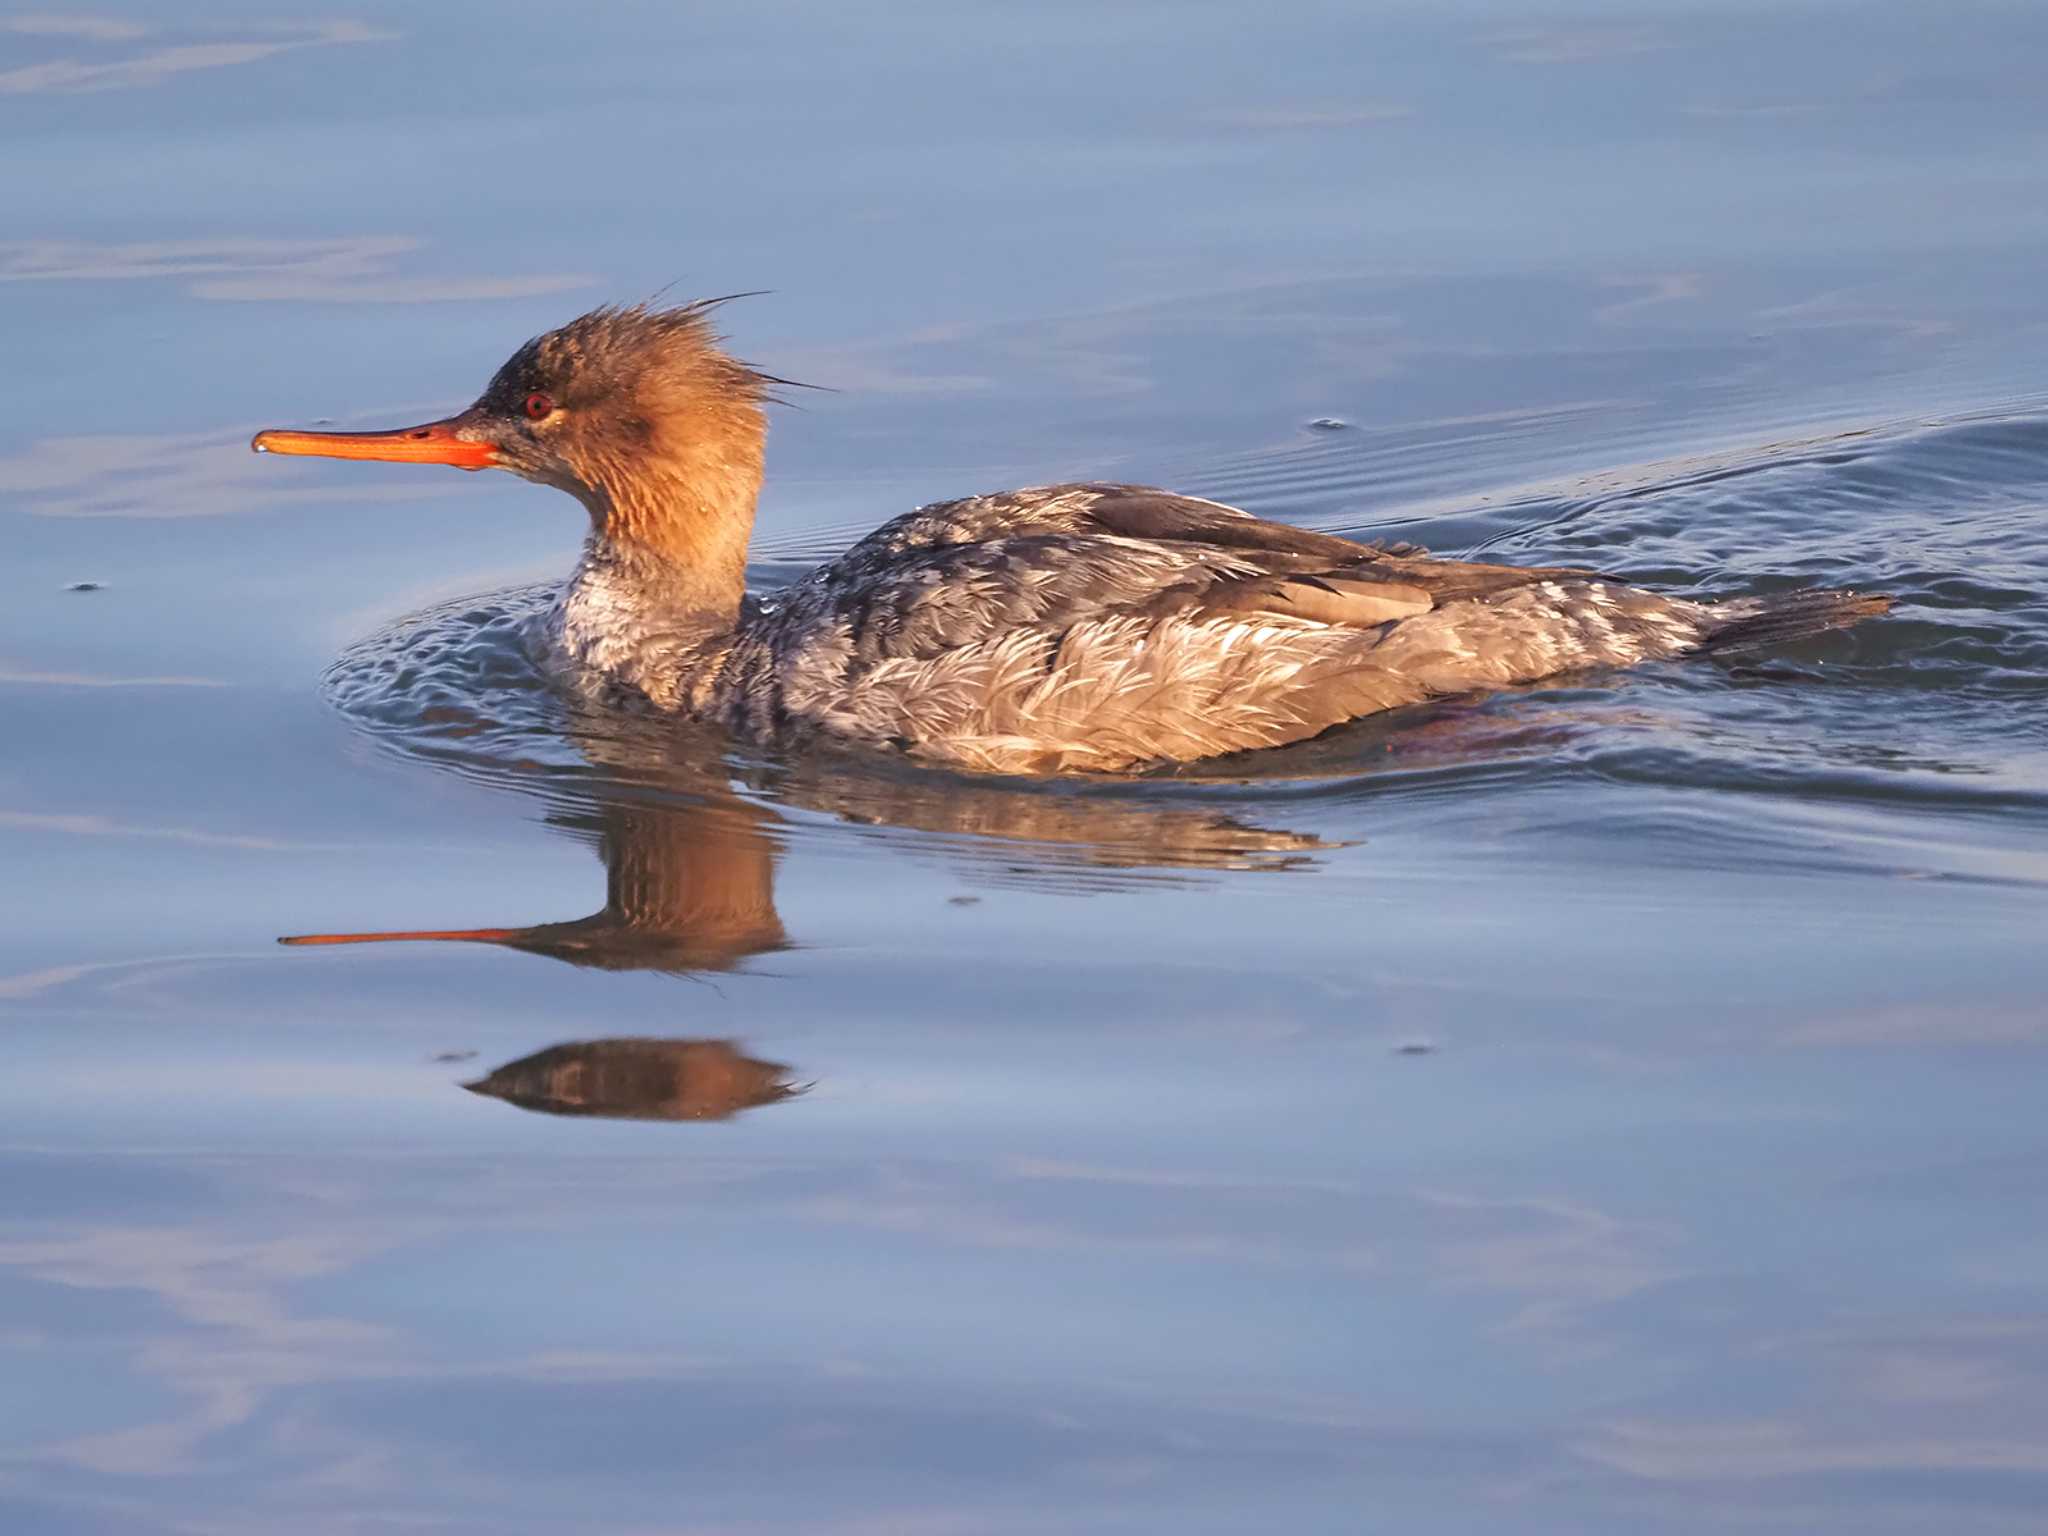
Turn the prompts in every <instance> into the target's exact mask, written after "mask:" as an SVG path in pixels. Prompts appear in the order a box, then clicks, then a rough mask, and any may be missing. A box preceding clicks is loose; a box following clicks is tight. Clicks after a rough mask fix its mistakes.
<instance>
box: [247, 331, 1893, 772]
mask: <svg viewBox="0 0 2048 1536" xmlns="http://www.w3.org/2000/svg"><path fill="white" fill-rule="evenodd" d="M723 302H724V301H723V300H717V299H712V300H699V301H694V302H689V303H681V304H669V305H662V304H656V303H639V304H627V305H605V306H602V307H600V308H597V309H594V310H591V311H590V312H589V313H587V314H584V315H581V316H579V317H577V318H576V319H573V320H571V321H569V322H568V323H567V324H566V325H563V326H561V327H559V328H558V329H555V330H552V331H549V332H547V333H545V334H544V335H540V336H537V337H535V338H533V339H532V340H530V341H528V342H527V343H526V344H525V345H523V346H521V347H520V348H519V349H518V350H517V351H516V352H514V353H513V354H512V356H511V357H510V358H509V359H508V360H507V361H506V362H505V364H504V366H502V367H501V368H499V369H498V371H497V373H496V374H495V375H494V376H493V377H492V379H491V381H490V383H489V384H488V385H487V386H486V387H485V389H484V391H483V393H482V394H481V395H479V396H478V397H477V399H476V401H475V403H474V404H472V405H470V406H469V407H468V408H467V409H466V410H463V411H461V412H459V413H458V414H456V415H453V416H450V417H447V418H445V419H442V420H438V421H431V422H427V423H425V424H422V425H418V426H411V427H404V428H400V429H397V430H394V431H378V432H314V431H297V430H291V429H285V428H272V429H269V430H265V431H262V432H259V433H257V434H256V436H255V437H254V439H253V440H252V442H251V447H252V448H254V449H255V450H256V451H257V452H259V453H269V454H279V455H316V456H322V457H328V458H337V459H359V460H381V461H390V462H399V463H408V464H439V465H449V466H453V467H455V468H458V469H463V470H483V469H503V470H509V471H510V472H511V473H513V474H515V475H518V476H520V477H522V478H524V479H527V480H530V481H533V482H535V483H536V484H540V485H546V486H552V487H554V488H556V489H558V490H562V491H566V492H567V493H569V494H570V495H571V496H573V497H575V498H576V500H578V501H579V502H581V503H582V504H583V507H584V509H585V510H586V512H587V513H588V515H589V527H588V532H587V534H586V536H585V539H584V543H583V550H582V555H581V558H580V559H579V560H578V562H577V564H576V567H575V570H574V572H573V573H572V574H571V575H570V577H569V579H568V581H567V582H566V583H565V584H564V585H563V586H562V588H561V590H560V595H559V597H558V598H557V599H556V601H555V602H554V603H553V605H552V607H551V609H550V610H549V611H548V613H547V615H546V618H545V621H544V624H543V632H542V633H541V635H540V636H539V641H538V647H539V651H540V654H541V657H542V660H543V662H544V664H545V666H546V667H547V669H548V671H549V673H550V674H551V676H552V677H554V678H555V679H557V680H558V681H560V682H561V683H562V684H564V685H565V686H568V687H572V688H576V689H579V690H584V691H586V692H590V691H595V692H598V693H601V694H602V695H604V696H605V697H607V698H620V699H624V700H628V701H630V702H632V703H633V704H634V705H635V706H636V707H643V708H650V709H653V710H656V711H661V712H666V713H671V714H674V715H677V716H682V717H687V718H689V719H692V720H698V721H704V722H708V723H711V724H714V725H716V726H718V727H722V728H723V729H724V730H726V731H728V732H729V733H731V734H732V735H733V736H735V737H738V738H740V739H742V740H745V741H748V742H751V743H755V744H757V745H760V746H762V747H766V748H771V749H774V750H802V749H804V748H806V747H809V746H814V745H822V744H830V745H838V746H852V747H860V748H871V749H878V750H882V751H887V752H892V753H900V754H905V755H907V756H909V757H911V758H914V759H917V760H919V761H921V762H923V763H928V764H934V765H939V766H943V767H946V768H950V769H955V770H965V771H969V772H974V773H990V774H1007V775H1026V776H1045V775H1067V774H1078V775H1087V774H1111V775H1121V774H1134V773H1144V772H1148V771H1154V770H1159V769H1163V768H1169V767H1171V766H1172V765H1177V764H1185V763H1191V762H1197V761H1202V760H1207V759H1212V758H1218V757H1222V756H1225V755H1228V754H1233V753H1243V752H1252V751H1257V750H1264V749H1268V748H1273V747H1279V746H1284V745H1287V744H1288V743H1292V742H1298V741H1303V740H1306V739H1308V738H1310V737H1314V736H1317V735H1320V734H1322V733H1323V732H1325V731H1328V730H1330V729H1332V728H1333V727H1336V726H1339V725H1341V724H1344V723H1345V722H1347V721H1352V720H1358V719H1361V718H1364V717H1366V716H1370V715H1376V714H1380V713H1382V712H1384V711H1388V710H1397V709H1402V708H1405V707H1408V706H1411V705H1416V704H1422V703H1425V702H1428V701H1431V700H1439V699H1445V698H1450V697H1455V696H1460V695H1469V694H1475V693H1482V692H1486V691H1491V690H1498V689H1503V688H1510V687H1515V686H1518V685H1525V684H1531V683H1538V682H1541V681H1543V680H1545V679H1548V678H1554V677H1559V676H1563V675H1566V674H1571V673H1582V672H1587V671H1591V670H1595V669H1608V668H1620V667H1631V666H1636V665H1639V664H1641V663H1645V662H1654V661H1661V660H1668V659H1671V658H1676V657H1684V656H1694V655H1704V654H1710V653H1714V652H1722V651H1729V650H1736V649H1746V648H1752V647H1757V646H1763V645H1772V644H1778V643H1781V642H1784V641H1788V640H1795V639H1799V638H1802V637H1805V636H1808V635H1813V634H1817V633H1819V632H1822V631H1825V630H1831V629H1836V628H1840V627H1843V626H1846V625H1850V624H1854V623H1856V622H1858V621H1860V620H1862V619H1865V618H1868V617H1871V616H1873V615H1876V614H1880V613H1882V612H1884V611H1885V610H1886V609H1887V608H1888V607H1889V606H1890V602H1891V600H1890V598H1889V597H1887V596H1885V595H1882V594H1873V593H1865V592H1859V591H1854V590H1846V589H1843V590H1836V589H1803V590H1796V591H1788V592H1779V593H1773V594H1770V595H1766V596H1741V597H1733V598H1729V599H1726V600H1722V601H1718V602H1705V601H1696V600H1693V599H1689V598H1684V597H1678V596H1669V595H1664V594H1660V593H1657V592H1653V591H1649V590H1646V589H1644V588H1641V587H1636V586H1631V585H1629V584H1627V583H1624V582H1621V581H1618V580H1614V579H1612V578H1609V577H1606V576H1603V575H1601V574H1599V573H1598V572H1596V571H1592V570H1583V569H1578V568H1573V567H1565V566H1535V565H1495V564H1486V563H1481V562H1476V561H1469V560H1457V559H1442V558H1436V557H1433V556H1431V555H1429V554H1428V553H1427V552H1425V551H1423V550H1420V549H1417V548H1415V547H1414V546H1412V545H1384V544H1374V543H1365V542H1360V541H1358V540H1354V539H1350V538H1345V537H1342V536H1340V535H1337V534H1332V533H1323V532H1318V531H1314V530H1311V529H1307V528H1300V527H1296V526H1293V525H1290V524H1287V523H1281V522H1275V521H1271V520H1268V519H1265V518H1261V517H1256V516H1254V515H1252V514H1251V513H1249V512H1246V511H1243V510H1241V509H1239V508H1236V507H1231V506H1225V505H1223V504H1222V503H1220V502H1215V501H1210V500H1206V499H1204V498H1202V497H1199V496H1190V495H1183V494H1180V493H1177V492H1173V491H1169V490H1163V489H1159V488H1157V487H1153V486H1146V485H1127V484H1120V483H1110V482H1097V481H1077V482H1071V483H1063V484H1055V485H1041V486H1033V487H1028V488H1025V489H1020V490H1007V491H995V492H988V493H983V494H978V495H970V496H964V497H960V498H957V499H953V500H948V501H940V502H935V503H933V504H931V505H928V506H923V507H920V508H917V509H916V510H914V511H911V512H908V513H905V514H903V515H902V516H899V517H897V518H895V519H894V520H892V521H890V522H886V523H884V524H882V525H881V526H880V527H879V528H877V529H875V531H874V532H872V533H870V534H868V535H867V536H866V537H865V538H863V539H861V540H859V541H858V542H857V543H855V544H853V545H852V546H851V547H850V548H848V549H847V550H846V551H845V552H844V553H843V554H841V555H839V556H838V557H837V558H836V559H833V560H830V561H828V562H826V563H825V564H823V565H821V566H819V567H818V568H817V569H815V570H814V571H812V572H810V574H808V575H807V576H805V577H803V578H802V579H800V580H798V581H797V582H795V583H794V584H792V585H789V586H786V587H783V588H781V589H779V590H775V591H770V592H764V593H750V592H749V591H748V587H747V549H748V542H749V539H750V537H751V534H752V530H753V524H754V515H755V508H756V503H757V501H758V498H759V495H760V491H761V485H762V478H763V473H764V463H765V446H766V438H767V416H766V408H767V407H768V406H769V405H770V404H772V403H776V402H777V401H778V400H779V399H780V397H779V396H778V395H777V394H776V391H777V390H778V388H781V387H783V386H785V385H787V384H788V383H789V381H787V380H783V379H779V378H777V377H776V376H774V375H772V374H769V373H766V372H763V371H761V370H760V369H757V368H754V367H752V366H751V365H749V364H747V363H745V362H742V361H740V360H739V359H738V358H736V357H735V356H733V355H732V353H731V352H730V351H729V350H728V348H727V345H726V342H725V340H724V338H723V337H722V336H721V335H720V334H719V332H718V330H717V328H716V324H715V319H714V317H715V315H716V312H717V310H718V308H719V306H720V305H721V304H722V303H723Z"/></svg>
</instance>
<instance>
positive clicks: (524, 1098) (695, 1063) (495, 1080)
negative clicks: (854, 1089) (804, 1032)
mask: <svg viewBox="0 0 2048 1536" xmlns="http://www.w3.org/2000/svg"><path fill="white" fill-rule="evenodd" d="M462 1086H463V1087H465V1088H467V1089H468V1090H469V1091H470V1092H471V1093H480V1094H485V1095H488V1096H489V1097H491V1098H494V1099H503V1100H504V1101H505V1102H506V1103H507V1104H515V1105H517V1106H518V1107H519V1108H521V1109H531V1110H537V1111H539V1112H540V1113H542V1114H549V1115H597V1116H602V1117H605V1118H607V1119H614V1120H729V1119H731V1118H732V1117H733V1116H734V1115H736V1114H738V1113H739V1112H740V1111H741V1110H743V1109H757V1108H759V1107H760V1106H761V1105H763V1104H779V1103H781V1102H782V1101H783V1100H784V1099H790V1098H795V1097H796V1096H797V1095H798V1094H800V1093H802V1092H803V1091H804V1085H802V1084H799V1083H796V1082H793V1081H791V1079H790V1069H789V1068H788V1067H785V1066H783V1065H782V1064H781V1063H780V1062H775V1061H759V1060H756V1059H755V1058H754V1057H751V1056H747V1055H744V1054H742V1053H741V1051H740V1050H739V1048H738V1047H737V1046H735V1045H734V1044H733V1042H732V1041H730V1040H651V1039H625V1040H578V1041H571V1042H569V1043H567V1044H564V1045H551V1046H549V1047H548V1048H547V1049H546V1050H544V1051H536V1052H534V1053H533V1054H532V1055H531V1056H522V1057H520V1058H519V1060H517V1061H508V1062H507V1063H505V1065H504V1066H502V1067H499V1068H498V1069H497V1070H496V1071H494V1072H492V1073H490V1074H489V1075H488V1076H486V1077H481V1078H478V1079H477V1080H476V1081H475V1082H473V1083H464V1084H463V1085H462Z"/></svg>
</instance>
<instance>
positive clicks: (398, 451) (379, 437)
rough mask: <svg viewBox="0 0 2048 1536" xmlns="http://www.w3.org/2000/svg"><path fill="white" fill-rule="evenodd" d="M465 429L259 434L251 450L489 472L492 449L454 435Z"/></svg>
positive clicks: (432, 425) (454, 421) (438, 426)
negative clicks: (487, 470) (448, 465)
mask: <svg viewBox="0 0 2048 1536" xmlns="http://www.w3.org/2000/svg"><path fill="white" fill-rule="evenodd" d="M466 425H468V423H467V422H466V421H465V420H464V419H463V418H462V417H460V416H451V417H449V418H448V419H447V420H446V421H430V422H428V423H427V424H426V425H425V426H420V427H401V428H400V429H399V430H398V431H396V432H289V431H283V430H272V431H269V432H258V433H257V434H256V435H255V436H254V437H253V438H251V439H250V440H249V446H250V447H251V448H253V449H255V450H256V451H257V452H258V453H301V454H310V455H312V456H314V457H317V458H323V459H383V460H385V461H387V462H389V463H394V464H452V465H454V466H455V467H456V468H457V469H489V468H490V467H491V466H492V465H494V464H496V463H497V462H498V450H497V447H496V445H495V444H492V443H479V442H472V441H471V440H470V439H468V438H466V437H462V436H459V435H458V432H457V429H458V428H459V427H462V426H466Z"/></svg>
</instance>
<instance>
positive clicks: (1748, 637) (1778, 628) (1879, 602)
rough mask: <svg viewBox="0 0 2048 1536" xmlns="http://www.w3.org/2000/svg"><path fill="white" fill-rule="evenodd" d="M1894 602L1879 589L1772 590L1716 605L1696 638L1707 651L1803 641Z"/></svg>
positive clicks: (1861, 619)
mask: <svg viewBox="0 0 2048 1536" xmlns="http://www.w3.org/2000/svg"><path fill="white" fill-rule="evenodd" d="M1891 605H1892V600H1891V597H1890V596H1889V595H1888V594H1886V593H1882V592H1840V591H1836V592H1826V591H1817V590H1812V589H1809V590H1806V591H1803V592H1776V593H1772V594H1771V595H1769V596H1766V597H1737V598H1731V599H1730V600H1729V601H1727V602H1725V603H1716V604H1714V619H1713V624H1712V627H1711V628H1709V629H1708V630H1707V633H1706V635H1705V637H1704V638H1703V639H1702V640H1701V641H1700V644H1699V649H1700V650H1701V651H1705V652H1715V651H1740V650H1747V649H1748V648H1749V647H1751V646H1756V645H1777V644H1779V643H1781V642H1783V641H1786V640H1803V639H1805V638H1806V637H1807V636H1808V635H1817V634H1820V633H1821V632H1822V631H1824V630H1830V629H1846V628H1848V627H1849V626H1850V625H1851V624H1857V623H1861V622H1862V621H1863V620H1864V619H1869V618H1875V617H1876V616H1877V615H1878V614H1880V613H1883V612H1884V611H1885V610H1886V609H1888V608H1890V607H1891Z"/></svg>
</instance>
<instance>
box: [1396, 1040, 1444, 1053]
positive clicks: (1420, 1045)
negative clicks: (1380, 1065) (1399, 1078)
mask: <svg viewBox="0 0 2048 1536" xmlns="http://www.w3.org/2000/svg"><path fill="white" fill-rule="evenodd" d="M1394 1054H1395V1055H1396V1056H1434V1055H1435V1054H1436V1042H1435V1041H1434V1040H1403V1041H1402V1042H1401V1043H1400V1044H1399V1045H1397V1046H1395V1047H1394Z"/></svg>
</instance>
